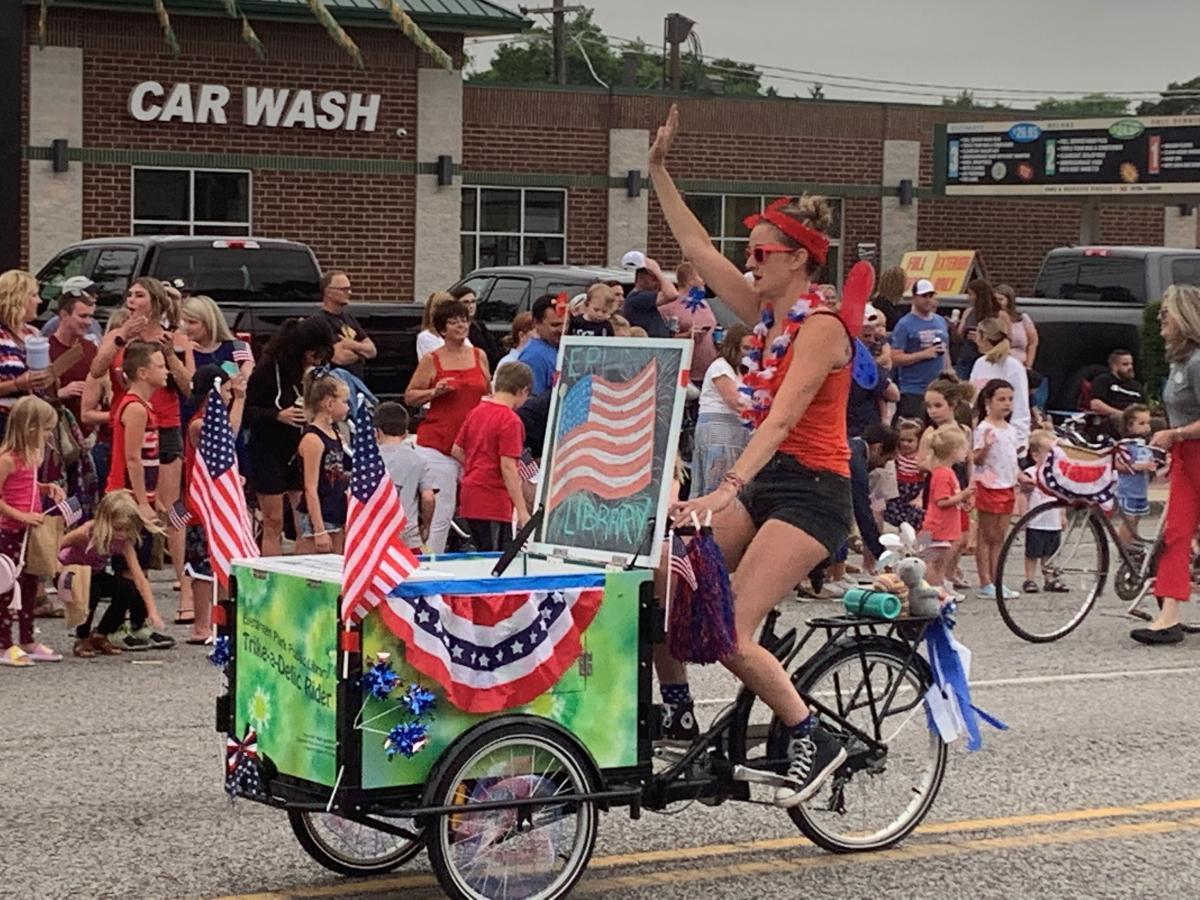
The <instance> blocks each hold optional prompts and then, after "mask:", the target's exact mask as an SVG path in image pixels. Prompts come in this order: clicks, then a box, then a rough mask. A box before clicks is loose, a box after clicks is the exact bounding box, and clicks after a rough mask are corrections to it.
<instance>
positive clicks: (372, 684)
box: [360, 653, 400, 700]
mask: <svg viewBox="0 0 1200 900" xmlns="http://www.w3.org/2000/svg"><path fill="white" fill-rule="evenodd" d="M360 683H361V684H362V686H363V689H364V690H365V691H367V693H369V694H370V695H371V696H372V697H374V698H375V699H376V700H386V699H387V698H388V697H389V696H390V695H391V693H392V691H393V690H395V689H396V685H398V684H399V683H400V676H399V675H397V674H396V671H395V670H394V669H393V668H392V661H391V659H390V657H389V656H388V655H387V654H385V653H381V654H380V655H379V658H378V659H376V660H375V661H374V662H373V663H371V664H370V665H369V666H368V667H367V671H366V672H364V673H363V676H362V679H361V682H360Z"/></svg>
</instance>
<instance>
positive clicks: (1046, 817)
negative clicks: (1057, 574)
mask: <svg viewBox="0 0 1200 900" xmlns="http://www.w3.org/2000/svg"><path fill="white" fill-rule="evenodd" d="M1192 810H1200V797H1193V798H1186V799H1180V800H1165V801H1154V802H1150V803H1139V804H1136V805H1133V806H1101V807H1095V808H1092V809H1067V810H1057V811H1055V812H1046V813H1028V814H1024V815H1014V816H1000V817H996V818H990V819H960V820H957V821H953V822H936V823H933V824H930V825H922V826H921V827H919V828H918V829H917V830H916V834H918V835H952V834H961V833H963V832H969V831H992V830H996V829H1006V828H1023V827H1027V826H1030V825H1052V824H1066V823H1070V822H1086V821H1091V820H1096V819H1115V818H1123V817H1135V816H1148V815H1153V814H1154V813H1173V812H1189V811H1192ZM1163 826H1166V830H1179V828H1181V827H1189V826H1197V827H1200V817H1197V818H1194V819H1187V820H1184V821H1183V822H1175V821H1170V822H1147V823H1137V824H1136V825H1116V826H1112V827H1111V828H1106V829H1074V830H1073V831H1060V832H1044V833H1040V834H1041V836H1043V837H1044V836H1054V835H1072V834H1083V833H1085V832H1092V831H1096V832H1103V833H1104V834H1105V835H1106V836H1111V834H1112V832H1113V831H1114V829H1117V830H1119V829H1123V828H1125V829H1129V828H1134V829H1136V828H1141V829H1143V830H1144V831H1145V832H1146V833H1155V832H1156V831H1159V830H1162V828H1163ZM1130 833H1131V834H1133V833H1138V832H1136V831H1133V832H1130ZM1116 836H1118V837H1119V836H1120V835H1116ZM1030 837H1031V835H1027V834H1026V835H1016V836H1013V837H1010V838H999V837H997V838H974V839H972V838H968V839H965V840H962V841H955V842H953V843H952V844H951V843H929V842H924V843H920V844H909V845H902V846H901V847H898V848H893V849H891V850H883V851H877V852H874V853H869V854H862V855H857V856H852V857H838V856H818V857H810V858H805V859H802V860H787V861H778V860H774V861H763V862H762V863H759V862H754V861H750V862H744V863H734V864H730V865H728V866H721V867H710V868H709V869H692V870H686V871H696V872H699V871H710V870H711V871H717V870H724V869H729V870H731V871H733V870H736V872H735V874H742V869H743V868H744V867H752V869H753V871H754V872H757V871H760V870H759V868H758V867H759V866H760V865H761V866H765V867H766V869H764V870H763V871H778V870H779V868H780V866H784V867H786V866H792V865H794V866H796V867H797V868H813V867H817V868H820V867H822V866H825V865H835V864H838V862H839V861H841V860H846V859H854V860H861V861H870V860H887V859H895V858H903V859H909V860H913V859H921V858H924V857H925V856H943V855H945V854H946V853H948V852H950V851H949V850H947V849H945V848H947V847H949V848H953V852H961V851H960V850H959V849H958V848H971V849H978V850H984V849H993V848H992V847H991V846H990V845H989V843H988V842H996V841H1004V840H1012V841H1018V843H1017V844H1015V845H1014V846H1022V847H1024V846H1033V845H1032V844H1026V843H1020V842H1022V841H1026V840H1028V839H1029V838H1030ZM1086 839H1087V838H1080V840H1086ZM1050 843H1053V842H1052V841H1051V842H1050ZM808 844H809V841H808V840H807V839H805V838H800V837H794V838H770V839H765V840H759V841H745V842H730V843H722V844H705V845H700V846H696V847H680V848H671V849H664V850H646V851H641V852H637V853H621V854H614V855H610V856H598V857H595V858H594V859H592V861H591V864H590V865H589V869H591V870H597V869H613V868H618V867H630V866H644V865H649V864H653V863H660V862H670V863H676V862H687V861H689V860H699V859H708V858H712V857H718V856H732V855H734V854H739V853H743V854H749V853H769V852H772V851H779V850H791V849H795V848H797V847H803V846H806V845H808ZM939 848H940V849H939ZM997 849H998V848H997ZM896 854H900V856H896ZM671 874H672V873H671V872H661V873H638V874H637V875H632V874H631V875H628V876H613V877H611V878H605V879H597V880H589V881H585V882H584V883H583V885H581V888H580V889H581V890H583V889H584V887H585V886H586V885H588V884H592V883H596V882H597V881H603V882H604V883H606V884H607V883H609V882H610V881H612V880H613V879H614V878H615V879H616V880H618V881H619V880H621V879H626V878H643V879H648V880H647V881H643V882H640V883H642V884H646V883H652V882H653V880H654V879H655V878H656V877H660V876H661V877H668V876H670V875H671ZM747 874H748V873H747ZM723 877H724V876H723ZM435 884H436V882H435V880H434V879H433V877H432V876H431V875H428V874H421V875H417V874H413V875H397V876H388V877H385V878H372V879H366V880H363V879H359V880H354V881H344V882H338V883H336V884H324V885H311V886H305V887H297V888H289V889H287V890H282V891H264V892H260V893H252V894H232V895H229V896H225V897H220V898H217V900H287V898H304V897H340V896H345V895H348V894H355V893H383V892H385V891H394V890H400V889H404V888H422V887H431V886H434V885H435Z"/></svg>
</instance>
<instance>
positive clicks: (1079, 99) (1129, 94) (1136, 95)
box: [472, 33, 1200, 104]
mask: <svg viewBox="0 0 1200 900" xmlns="http://www.w3.org/2000/svg"><path fill="white" fill-rule="evenodd" d="M602 34H603V36H604V38H605V39H606V42H602V41H598V40H593V39H584V40H585V41H586V42H587V43H590V44H592V45H593V46H597V47H600V46H608V45H609V44H613V45H616V47H617V48H620V47H622V46H624V47H625V48H630V47H632V48H634V52H638V53H641V54H643V55H645V56H648V57H651V58H654V59H658V58H659V57H658V56H656V55H655V53H654V52H653V51H652V50H650V49H648V47H649V45H647V44H646V42H645V41H642V40H640V39H631V38H623V37H619V36H617V35H611V34H607V33H602ZM472 40H473V45H475V44H485V43H495V42H512V41H538V40H545V38H544V36H542V35H515V36H507V37H497V38H477V39H472ZM576 42H577V43H579V39H576ZM697 58H699V59H701V60H702V61H704V62H705V64H706V68H708V69H710V70H713V71H719V72H734V73H738V74H744V73H745V71H746V69H745V68H742V67H753V68H756V69H757V70H759V72H761V73H762V74H763V75H765V76H766V77H767V78H769V79H770V80H774V81H782V82H787V83H794V84H804V85H815V84H821V85H824V86H826V87H833V88H839V89H841V90H851V91H864V92H872V93H886V94H897V95H902V96H909V97H938V98H943V99H944V98H945V97H946V93H945V92H946V91H950V92H952V93H954V94H956V95H957V94H961V93H963V92H966V93H969V94H971V95H972V96H973V98H975V99H977V100H984V101H991V102H1001V101H1003V102H1013V103H1028V102H1029V101H1030V100H1031V99H1037V100H1044V99H1050V98H1052V99H1062V100H1065V101H1069V102H1074V103H1097V104H1099V103H1107V102H1112V101H1113V100H1129V101H1133V100H1136V99H1158V98H1170V99H1200V90H1191V89H1176V90H1170V89H1166V90H1135V91H1120V92H1108V91H1083V90H1078V89H1073V90H1060V91H1054V90H1037V89H1032V88H1011V89H1010V88H980V87H970V86H963V85H952V84H939V83H937V82H916V81H911V82H910V81H903V80H899V79H884V78H870V77H866V76H854V75H837V74H834V73H827V72H816V71H812V70H807V69H793V68H789V67H786V66H774V65H770V64H764V63H750V62H742V61H739V60H733V59H730V58H729V57H714V56H711V55H701V54H697ZM717 59H725V60H727V61H729V62H734V63H736V64H737V65H735V66H727V65H720V64H718V63H717V62H716V60H717ZM774 72H778V73H783V74H779V75H774V74H770V73H774ZM796 76H800V77H796ZM857 82H861V83H857ZM910 88H912V89H910ZM925 88H936V89H937V90H932V91H931V90H924V89H925ZM1092 94H1097V95H1099V94H1103V95H1104V96H1089V95H1092ZM1018 95H1019V96H1018ZM1070 95H1079V96H1070Z"/></svg>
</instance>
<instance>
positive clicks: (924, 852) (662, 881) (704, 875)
mask: <svg viewBox="0 0 1200 900" xmlns="http://www.w3.org/2000/svg"><path fill="white" fill-rule="evenodd" d="M1196 829H1200V817H1197V818H1192V819H1186V820H1182V821H1158V822H1134V823H1126V824H1121V825H1112V826H1110V827H1107V828H1075V829H1069V830H1067V831H1043V832H1032V833H1027V834H1015V835H1008V836H1005V837H994V838H975V839H968V840H964V841H941V842H937V843H914V844H906V845H902V846H900V847H894V848H892V849H891V850H882V851H879V852H877V853H862V854H854V855H846V856H839V855H836V854H826V855H821V856H806V857H801V858H799V859H778V858H776V859H763V860H751V861H747V862H740V863H730V864H728V865H722V866H707V867H702V868H695V869H670V870H666V871H659V872H637V873H630V874H628V875H612V876H608V877H603V878H587V877H585V878H584V880H583V881H581V882H580V884H579V887H578V888H576V893H578V894H580V895H588V894H605V895H609V896H611V895H612V893H613V892H614V891H617V890H620V889H623V888H624V889H629V890H634V889H638V888H646V887H649V886H652V885H660V886H661V885H681V884H693V883H697V882H702V881H723V880H730V879H734V878H745V877H747V876H752V875H767V876H779V875H786V874H788V873H791V872H800V871H803V870H811V869H832V868H838V867H846V866H870V865H877V864H879V863H881V862H916V861H920V860H924V859H936V858H942V857H948V856H962V855H966V854H971V853H981V852H987V851H993V850H1013V849H1026V848H1030V847H1048V846H1054V845H1071V844H1082V843H1086V842H1089V841H1105V840H1120V839H1123V838H1131V837H1141V836H1145V835H1161V834H1170V833H1174V832H1181V831H1193V830H1196Z"/></svg>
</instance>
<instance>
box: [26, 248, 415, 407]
mask: <svg viewBox="0 0 1200 900" xmlns="http://www.w3.org/2000/svg"><path fill="white" fill-rule="evenodd" d="M73 275H86V276H88V277H89V278H91V279H92V281H94V282H96V285H97V288H98V294H99V308H98V310H97V312H98V314H99V316H100V317H101V318H107V317H108V314H109V313H110V312H111V311H112V310H113V309H115V308H117V307H119V306H120V305H121V302H122V299H123V297H124V296H125V290H126V288H127V287H128V286H129V283H130V282H131V281H132V280H133V279H135V278H140V277H142V276H144V275H148V276H151V277H153V278H162V279H168V280H169V279H174V278H181V279H183V281H184V283H185V284H187V286H188V288H189V290H190V291H191V292H192V293H194V294H207V295H208V296H210V297H212V298H213V299H214V300H216V301H217V303H218V305H220V307H221V310H222V312H224V313H225V318H226V321H228V322H229V326H230V328H232V329H233V331H235V332H238V333H241V334H245V335H247V336H248V337H249V339H250V342H251V344H252V346H253V347H254V352H255V354H256V355H260V354H261V352H262V348H263V345H264V344H266V342H267V341H268V340H270V339H271V337H272V336H273V335H274V334H275V333H276V332H277V331H278V330H279V326H280V325H281V324H282V323H283V321H284V320H285V319H290V318H299V317H303V316H307V315H311V314H312V312H313V310H314V309H316V308H317V305H318V304H319V303H320V299H321V289H320V280H321V270H320V267H319V266H318V265H317V259H316V257H315V256H314V255H313V252H312V251H311V250H310V249H309V248H308V247H306V246H305V245H304V244H301V243H298V242H296V241H286V240H276V239H270V238H232V237H230V238H225V237H174V236H158V235H155V236H142V237H119V238H97V239H95V240H89V241H81V242H79V243H77V244H72V245H71V246H69V247H67V248H65V249H64V250H62V251H61V252H60V253H59V254H58V255H57V256H55V257H54V259H52V260H50V262H48V263H47V264H46V265H45V266H43V267H42V270H41V271H40V272H39V273H38V281H39V282H40V283H41V292H42V299H43V301H44V302H45V303H46V305H47V306H48V307H49V306H52V305H53V303H54V302H55V301H56V300H57V298H58V295H59V292H60V290H61V284H62V282H63V280H64V279H66V278H69V277H71V276H73ZM349 309H350V313H351V314H352V315H353V316H355V317H356V318H357V319H358V320H359V322H360V323H361V324H362V326H363V328H365V329H366V331H367V333H368V334H370V335H371V338H372V340H374V341H375V345H376V346H377V347H378V348H379V355H378V356H377V357H376V358H375V359H373V360H370V361H368V362H367V366H366V377H365V379H364V380H365V381H366V383H367V385H368V386H369V387H370V388H371V389H372V390H373V391H376V392H377V393H379V394H380V395H382V396H387V397H394V396H396V395H399V394H401V393H403V391H404V387H405V386H406V385H407V384H408V379H409V377H410V376H411V375H412V372H413V369H414V368H415V367H416V353H417V352H416V339H417V333H418V332H419V331H420V330H421V314H422V308H421V307H420V306H418V305H415V304H412V303H352V304H350V307H349Z"/></svg>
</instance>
